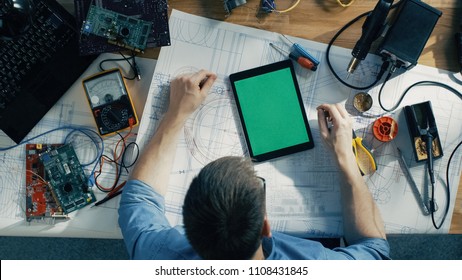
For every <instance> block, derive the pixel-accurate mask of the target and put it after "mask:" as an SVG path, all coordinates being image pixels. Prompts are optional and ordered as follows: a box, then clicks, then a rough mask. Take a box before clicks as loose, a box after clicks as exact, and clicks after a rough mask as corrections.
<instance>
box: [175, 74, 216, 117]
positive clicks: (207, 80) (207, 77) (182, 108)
mask: <svg viewBox="0 0 462 280" xmlns="http://www.w3.org/2000/svg"><path fill="white" fill-rule="evenodd" d="M216 79H217V76H216V75H215V74H214V73H212V72H209V71H206V70H200V71H199V72H196V73H194V74H186V75H182V76H179V77H176V78H175V79H174V80H172V82H171V83H170V104H169V107H168V111H167V114H168V115H170V116H171V117H177V118H179V119H180V120H182V121H185V120H186V119H187V118H188V117H189V115H191V114H192V113H193V112H194V111H195V110H196V109H197V108H198V107H199V106H200V104H201V103H202V102H203V101H204V99H205V98H206V97H207V94H208V92H209V90H210V88H211V87H212V85H213V83H214V82H215V80H216Z"/></svg>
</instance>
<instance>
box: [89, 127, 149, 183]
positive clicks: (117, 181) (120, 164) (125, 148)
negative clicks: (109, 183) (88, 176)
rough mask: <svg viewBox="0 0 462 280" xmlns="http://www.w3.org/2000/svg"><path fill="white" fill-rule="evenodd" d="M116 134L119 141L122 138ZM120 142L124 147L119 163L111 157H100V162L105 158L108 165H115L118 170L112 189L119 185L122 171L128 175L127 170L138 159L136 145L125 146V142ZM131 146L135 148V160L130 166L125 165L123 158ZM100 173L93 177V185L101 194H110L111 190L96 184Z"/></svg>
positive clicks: (137, 147) (131, 143) (132, 143)
mask: <svg viewBox="0 0 462 280" xmlns="http://www.w3.org/2000/svg"><path fill="white" fill-rule="evenodd" d="M116 133H117V135H119V137H120V138H121V139H123V138H124V137H123V136H122V135H121V134H120V133H119V132H116ZM122 142H123V145H124V151H123V153H122V155H121V157H120V162H117V161H116V160H115V159H114V158H111V157H109V156H107V155H101V157H100V161H101V159H102V158H105V159H106V160H107V161H108V162H109V163H112V164H115V165H116V167H117V168H119V171H118V173H117V176H116V178H115V181H114V184H113V187H115V186H117V184H118V183H119V180H120V178H121V176H122V169H125V171H126V172H127V173H128V168H130V167H132V166H133V165H134V164H135V163H136V161H137V160H138V157H139V153H140V150H139V146H138V144H136V142H129V143H128V145H126V144H125V141H123V140H122ZM132 145H133V146H134V147H136V156H135V159H134V160H133V162H131V163H130V164H128V165H127V164H126V163H125V157H126V155H127V150H128V148H129V147H130V146H132ZM101 173H102V172H99V173H98V175H96V176H95V185H96V187H97V188H98V189H99V190H100V191H102V192H110V191H112V189H113V188H111V189H110V190H107V189H106V190H105V189H102V188H100V186H99V183H97V182H98V177H99V176H100V175H101Z"/></svg>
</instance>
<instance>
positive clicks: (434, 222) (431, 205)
mask: <svg viewBox="0 0 462 280" xmlns="http://www.w3.org/2000/svg"><path fill="white" fill-rule="evenodd" d="M461 145H462V141H461V142H459V144H457V146H456V148H455V149H454V151H452V153H451V156H450V157H449V160H448V166H447V167H446V185H447V191H446V199H447V203H446V208H445V210H444V215H443V218H442V219H441V222H440V224H439V225H436V221H435V214H434V213H435V211H434V210H435V204H434V201H435V187H434V185H432V199H431V204H430V211H431V213H432V214H431V215H432V223H433V226H434V227H435V228H436V229H440V228H441V226H442V225H443V223H444V220H445V219H446V217H447V215H448V213H449V204H450V202H451V193H450V190H451V189H450V188H449V168H450V165H451V160H452V157H453V156H454V154H455V153H456V151H457V149H459V147H460V146H461Z"/></svg>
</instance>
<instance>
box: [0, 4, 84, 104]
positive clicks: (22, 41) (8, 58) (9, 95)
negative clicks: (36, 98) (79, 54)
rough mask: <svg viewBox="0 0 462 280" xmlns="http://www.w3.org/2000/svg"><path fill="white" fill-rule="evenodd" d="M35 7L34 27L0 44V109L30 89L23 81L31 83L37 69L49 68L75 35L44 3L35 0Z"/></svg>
mask: <svg viewBox="0 0 462 280" xmlns="http://www.w3.org/2000/svg"><path fill="white" fill-rule="evenodd" d="M2 8H3V7H2ZM35 8H36V10H35V13H34V16H33V17H34V20H33V24H32V25H30V26H29V28H28V29H27V30H26V31H25V33H24V34H22V35H21V36H20V37H18V38H15V39H14V40H3V41H0V73H1V76H0V110H2V109H4V108H6V106H7V105H8V104H9V103H11V102H12V101H13V100H14V98H15V97H16V95H17V94H18V93H19V92H20V91H21V89H22V87H24V86H27V85H26V84H24V81H27V80H30V78H31V77H28V76H33V75H34V72H36V71H35V70H34V69H40V68H42V66H43V65H46V64H47V63H48V62H49V61H50V60H51V59H52V57H53V54H54V53H56V52H57V51H58V50H59V49H60V48H62V47H63V46H65V45H66V44H67V43H68V42H69V40H70V39H72V37H73V36H75V31H74V30H72V29H71V27H70V26H68V25H66V24H65V23H64V22H63V21H62V20H61V19H60V18H59V17H58V16H56V15H55V14H53V13H52V11H50V10H49V8H48V7H47V6H46V5H45V4H44V3H42V2H41V1H36V6H35Z"/></svg>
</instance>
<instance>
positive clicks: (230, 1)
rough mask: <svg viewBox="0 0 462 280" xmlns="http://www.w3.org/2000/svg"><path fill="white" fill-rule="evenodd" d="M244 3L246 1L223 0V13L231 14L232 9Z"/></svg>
mask: <svg viewBox="0 0 462 280" xmlns="http://www.w3.org/2000/svg"><path fill="white" fill-rule="evenodd" d="M245 3H247V1H246V0H224V1H223V4H224V8H225V11H226V13H227V14H228V15H229V14H230V13H231V10H232V9H234V8H236V7H239V6H241V5H244V4H245Z"/></svg>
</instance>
